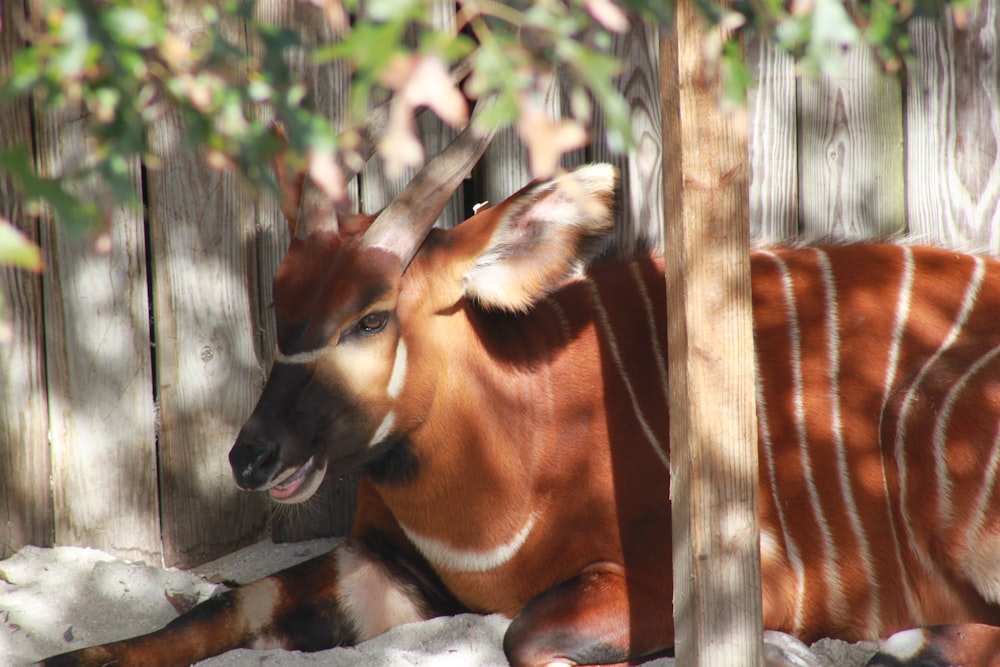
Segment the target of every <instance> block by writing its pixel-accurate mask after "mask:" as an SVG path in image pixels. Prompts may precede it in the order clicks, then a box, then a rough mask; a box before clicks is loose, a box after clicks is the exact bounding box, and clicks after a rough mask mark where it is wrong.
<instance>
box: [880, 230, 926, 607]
mask: <svg viewBox="0 0 1000 667" xmlns="http://www.w3.org/2000/svg"><path fill="white" fill-rule="evenodd" d="M900 250H901V251H902V253H903V278H902V282H901V283H900V287H899V297H898V298H897V301H896V319H895V324H894V325H893V328H892V342H891V344H890V346H889V359H888V363H887V365H886V371H885V384H884V385H883V391H882V410H881V411H880V412H879V422H878V443H879V464H880V465H881V466H882V497H883V498H885V503H886V515H887V516H888V517H889V532H890V533H891V534H892V543H893V545H894V546H895V550H896V565H897V567H898V571H899V574H900V576H899V583H900V585H901V586H902V587H903V596H904V597H905V598H906V606H907V608H908V610H909V613H910V617H911V618H914V619H917V623H916V624H917V625H923V620H922V619H923V614H921V613H920V605H919V604H918V603H917V599H916V597H915V596H914V594H913V589H912V588H911V586H910V578H909V577H908V576H907V570H906V567H905V565H904V564H903V545H902V543H901V542H900V539H899V530H898V529H897V528H896V519H895V516H894V515H893V512H892V499H891V496H890V495H889V478H888V475H887V474H886V470H885V463H886V459H887V455H886V451H885V443H884V442H882V422H883V420H884V418H885V412H886V408H887V406H888V405H889V396H890V394H891V393H892V390H893V387H894V385H895V383H896V373H897V371H898V370H899V354H900V348H902V345H903V333H904V332H905V331H906V323H907V321H908V320H909V318H910V305H911V303H912V301H913V277H914V273H915V271H916V269H915V266H914V262H913V251H912V250H911V249H910V248H908V247H905V246H904V247H901V248H900Z"/></svg>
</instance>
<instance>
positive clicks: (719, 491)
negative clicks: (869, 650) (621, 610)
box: [660, 0, 763, 667]
mask: <svg viewBox="0 0 1000 667" xmlns="http://www.w3.org/2000/svg"><path fill="white" fill-rule="evenodd" d="M693 4H694V3H693V0H681V1H680V2H678V3H677V22H676V34H675V35H670V36H668V35H664V36H663V39H661V42H660V43H661V51H660V53H661V74H660V77H661V93H662V95H663V107H662V108H663V144H664V147H665V151H667V150H672V151H674V152H676V153H679V154H680V160H664V170H663V171H664V201H665V206H664V208H665V211H667V212H668V213H667V215H665V216H664V240H665V248H666V253H665V254H666V276H667V312H668V322H669V324H668V355H669V364H670V445H671V446H670V456H671V458H670V460H671V465H670V468H671V469H670V473H671V489H670V495H671V500H672V506H673V544H674V562H673V567H674V627H675V649H676V654H677V658H678V661H677V664H678V665H679V666H681V667H684V666H686V665H751V664H757V665H760V664H762V662H763V650H762V624H761V589H760V551H759V543H760V539H759V518H758V501H757V488H758V472H757V439H756V418H755V404H754V394H755V390H754V379H753V370H754V369H753V358H754V356H753V341H752V334H751V331H752V316H751V299H750V265H749V204H748V179H749V174H748V153H747V144H746V136H745V131H744V129H743V127H744V125H745V124H743V123H740V122H739V121H738V119H737V117H736V116H733V115H728V114H726V113H723V112H721V111H720V110H719V107H718V104H717V102H718V91H719V84H718V81H717V80H714V78H713V77H712V76H711V73H710V72H709V71H708V70H707V69H706V66H705V58H704V54H705V34H704V30H703V25H702V22H701V20H700V17H699V16H698V15H697V13H696V12H695V10H694V8H693ZM678 164H679V169H678V167H677V165H678ZM673 211H677V212H679V213H680V215H679V216H670V215H669V212H673Z"/></svg>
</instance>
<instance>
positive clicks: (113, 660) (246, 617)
mask: <svg viewBox="0 0 1000 667" xmlns="http://www.w3.org/2000/svg"><path fill="white" fill-rule="evenodd" d="M400 572H401V569H400V568H398V567H395V566H392V565H391V564H389V563H386V562H384V561H383V560H382V557H381V556H379V555H378V554H377V553H374V552H373V551H371V550H369V549H367V548H365V547H364V546H362V545H361V544H359V543H357V542H355V541H352V540H349V541H348V542H345V543H344V544H343V545H340V546H339V547H337V548H336V549H334V550H333V551H331V552H330V553H328V554H324V555H322V556H319V557H317V558H314V559H312V560H309V561H306V562H304V563H301V564H299V565H296V566H294V567H291V568H288V569H286V570H283V571H281V572H279V573H277V574H275V575H272V576H270V577H266V578H264V579H261V580H259V581H255V582H253V583H250V584H247V585H245V586H240V587H238V588H235V589H233V590H230V591H227V592H225V593H223V594H221V595H219V596H216V597H214V598H212V599H210V600H207V601H205V602H204V603H202V604H200V605H198V606H197V607H195V608H194V609H192V610H191V611H190V612H188V613H186V614H184V615H182V616H179V617H178V618H176V619H174V620H173V621H172V622H171V623H170V624H168V625H167V626H165V627H164V628H163V629H161V630H158V631H156V632H153V633H151V634H148V635H142V636H140V637H134V638H132V639H126V640H123V641H119V642H114V643H111V644H104V645H101V646H94V647H90V648H85V649H80V650H77V651H73V652H71V653H65V654H62V655H58V656H54V657H52V658H48V659H47V660H44V661H42V662H41V663H40V664H41V665H45V666H47V667H51V666H54V665H123V666H124V665H150V666H155V665H159V666H163V667H167V666H170V665H189V664H191V663H193V662H196V661H198V660H202V659H204V658H208V657H211V656H214V655H218V654H220V653H224V652H226V651H229V650H232V649H236V648H285V649H291V650H300V651H319V650H323V649H326V648H332V647H334V646H341V645H353V644H356V643H357V642H359V641H363V640H365V639H368V638H370V637H372V636H374V635H377V634H380V633H381V632H384V631H385V630H388V629H389V628H391V627H394V626H395V625H398V624H400V623H406V622H410V621H416V620H420V619H422V618H426V617H428V616H429V615H431V613H430V612H428V610H427V606H428V605H427V604H426V603H425V601H424V598H423V596H422V593H421V591H420V589H419V587H418V586H417V585H416V584H414V583H413V582H410V581H407V580H405V578H404V577H403V576H401V574H400Z"/></svg>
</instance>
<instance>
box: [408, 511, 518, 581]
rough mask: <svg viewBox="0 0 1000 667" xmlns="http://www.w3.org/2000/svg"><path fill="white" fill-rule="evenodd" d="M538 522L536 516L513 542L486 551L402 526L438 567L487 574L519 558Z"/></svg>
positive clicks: (414, 542)
mask: <svg viewBox="0 0 1000 667" xmlns="http://www.w3.org/2000/svg"><path fill="white" fill-rule="evenodd" d="M537 518H538V517H537V516H536V514H535V513H534V512H532V513H531V516H529V517H528V520H527V521H526V522H525V524H524V526H523V527H522V528H521V530H520V531H519V532H518V533H517V535H515V536H514V537H513V538H512V539H511V540H510V541H509V542H505V543H504V544H501V545H500V546H498V547H495V548H493V549H489V550H486V551H477V550H473V549H460V548H456V547H453V546H451V545H449V544H445V543H444V542H442V541H441V540H438V539H435V538H433V537H424V536H423V535H418V534H417V533H415V532H413V531H412V530H410V529H409V528H407V527H406V526H404V525H403V524H402V523H400V524H399V526H400V528H402V529H403V532H404V533H406V536H407V537H408V538H410V541H411V542H413V544H414V545H415V546H416V547H417V549H419V550H420V553H422V554H423V555H424V557H425V558H426V559H427V560H429V561H430V562H431V564H432V565H434V566H435V567H439V568H441V569H443V570H450V571H452V572H486V571H487V570H493V569H496V568H498V567H500V566H501V565H504V564H506V563H507V562H509V561H510V559H512V558H513V557H514V556H515V555H517V552H518V551H519V550H520V549H521V547H523V546H524V543H525V542H527V541H528V535H530V534H531V529H532V528H534V527H535V521H536V520H537Z"/></svg>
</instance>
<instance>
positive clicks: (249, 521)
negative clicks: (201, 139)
mask: <svg viewBox="0 0 1000 667" xmlns="http://www.w3.org/2000/svg"><path fill="white" fill-rule="evenodd" d="M171 9H172V10H173V11H174V12H175V13H174V14H173V16H172V19H171V20H172V21H174V22H175V25H177V26H178V30H179V32H180V34H181V35H183V36H185V37H186V38H188V39H192V40H193V39H197V38H198V33H199V31H200V30H201V29H202V24H201V23H200V20H199V18H198V12H197V11H196V10H197V7H191V8H189V9H188V12H189V13H182V12H184V7H183V6H182V5H172V6H171ZM192 10H193V11H192ZM234 29H238V27H235V28H234ZM150 142H151V144H152V146H153V149H154V150H155V151H156V152H157V153H158V154H159V155H162V156H163V158H162V166H161V167H160V168H158V169H155V170H150V171H149V172H148V174H147V181H148V191H149V216H150V244H151V252H152V255H153V275H152V285H153V301H154V315H155V317H154V324H155V339H156V362H157V364H156V365H157V375H158V380H159V406H160V423H161V430H160V481H161V496H162V506H163V512H162V516H163V526H162V530H163V541H164V557H165V560H166V562H167V563H168V564H169V565H178V566H188V565H194V564H197V563H201V562H204V561H206V560H208V559H210V558H212V557H214V556H217V555H219V554H222V553H225V552H228V551H231V550H233V549H234V548H236V547H238V546H241V545H243V544H245V543H248V542H250V541H252V540H254V539H257V538H259V536H260V535H261V533H262V531H263V529H264V526H265V524H266V522H267V518H268V515H269V509H268V504H267V501H266V500H265V499H264V498H262V497H260V496H258V495H250V494H245V493H241V492H239V491H238V490H237V488H236V485H235V484H233V481H232V473H231V472H230V469H229V462H228V459H227V453H228V451H229V448H230V446H231V445H232V443H233V441H234V440H235V437H236V434H237V433H238V431H239V428H240V426H241V425H242V423H243V421H244V419H245V418H246V417H247V416H248V415H249V414H250V411H251V409H252V408H253V404H254V401H255V399H256V395H257V389H258V388H259V387H260V381H261V373H260V366H259V364H258V362H257V360H256V355H255V335H256V329H255V327H256V325H257V321H258V316H257V313H256V308H257V306H256V304H255V303H254V300H253V296H254V292H255V291H256V286H257V284H258V276H257V250H256V242H255V237H254V200H255V195H254V194H253V193H248V192H246V191H244V190H241V189H240V187H239V184H238V181H237V177H236V176H235V175H234V174H231V173H222V172H218V171H213V170H211V169H209V168H208V167H206V166H205V164H204V163H203V161H202V156H201V155H200V154H198V152H196V151H192V150H191V149H190V148H188V146H187V145H186V144H185V142H184V140H183V120H182V118H181V117H180V115H179V114H176V113H173V112H172V113H170V114H168V115H165V116H164V117H163V118H162V119H160V120H158V121H157V122H156V124H155V125H154V126H153V128H152V129H151V131H150Z"/></svg>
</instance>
